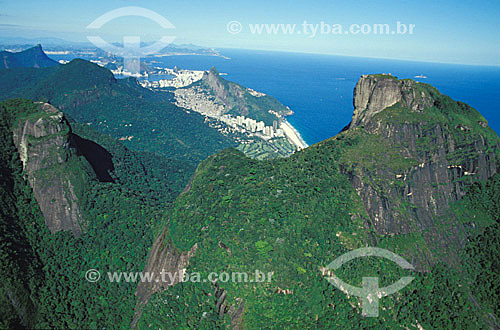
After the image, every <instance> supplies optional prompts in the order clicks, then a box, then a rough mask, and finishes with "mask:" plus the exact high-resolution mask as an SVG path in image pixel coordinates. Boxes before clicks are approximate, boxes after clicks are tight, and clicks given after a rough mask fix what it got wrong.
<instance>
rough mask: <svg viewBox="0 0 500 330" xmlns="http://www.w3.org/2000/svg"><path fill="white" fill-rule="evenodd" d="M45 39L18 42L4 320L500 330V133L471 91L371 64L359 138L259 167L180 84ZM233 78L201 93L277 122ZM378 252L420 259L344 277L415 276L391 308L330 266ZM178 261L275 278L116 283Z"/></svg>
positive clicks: (368, 264) (12, 59)
mask: <svg viewBox="0 0 500 330" xmlns="http://www.w3.org/2000/svg"><path fill="white" fill-rule="evenodd" d="M36 49H38V50H36ZM36 49H35V50H36V51H33V50H29V51H26V52H22V53H9V54H4V53H2V56H3V57H2V61H3V63H4V66H3V68H4V69H2V70H0V86H1V87H0V88H1V91H2V93H1V99H2V102H1V103H0V139H1V143H0V147H1V148H2V152H1V154H0V168H1V171H0V173H1V176H0V178H1V180H0V202H1V205H2V207H1V208H0V212H1V217H0V221H1V222H0V224H1V226H0V235H1V243H0V244H1V250H0V252H1V254H0V265H1V267H0V269H1V286H0V305H1V308H0V314H1V323H0V325H1V327H2V328H13V329H22V328H44V329H45V328H47V329H48V328H71V329H98V328H99V329H103V328H107V329H130V328H134V329H181V328H182V329H190V328H193V329H215V328H232V329H262V328H271V329H297V328H315V329H344V328H348V329H366V328H372V329H449V328H457V329H496V328H499V320H498V318H499V316H500V313H499V311H500V306H499V302H500V297H499V292H500V278H499V273H498V269H500V265H499V260H500V244H499V242H500V230H499V229H500V228H499V220H500V206H499V205H500V204H499V201H500V176H499V174H498V173H497V172H498V170H499V161H500V156H499V155H500V139H499V137H498V136H497V135H496V134H495V132H494V131H493V130H492V129H491V128H490V127H489V126H488V122H487V121H486V120H485V118H484V117H483V116H481V114H479V113H478V112H477V111H476V110H475V109H473V108H471V107H470V106H468V105H467V104H464V103H462V102H456V101H454V100H452V99H451V98H450V97H448V96H446V95H443V94H441V93H440V92H439V91H438V90H437V89H435V88H434V87H432V86H430V85H427V84H424V83H419V82H415V81H413V80H409V79H404V80H399V79H397V78H396V77H394V76H391V75H385V74H374V75H364V76H362V77H361V78H360V79H359V81H358V82H357V84H356V87H355V89H354V110H353V116H352V120H351V122H350V123H346V127H345V129H343V130H342V132H340V133H339V134H337V135H336V136H334V137H332V138H330V139H327V140H325V141H322V142H320V143H317V144H315V145H313V146H310V147H308V148H305V149H303V150H293V151H295V152H293V153H292V152H290V154H288V155H286V157H276V156H282V155H281V154H279V155H274V156H273V157H265V158H266V159H264V160H258V159H255V157H254V158H251V157H248V156H247V155H245V154H244V153H242V152H241V151H239V150H237V149H235V148H237V147H238V145H239V143H241V141H243V140H245V141H249V138H248V135H244V134H242V133H235V132H230V133H227V132H226V133H225V134H224V133H223V131H221V130H220V127H219V129H218V128H217V125H222V124H221V123H218V122H216V121H215V119H213V118H212V119H210V118H209V119H207V117H204V116H203V115H202V114H200V113H198V112H196V111H190V110H189V109H186V108H183V107H182V106H181V105H179V104H178V102H176V101H175V95H174V94H175V91H174V92H172V91H156V90H152V89H145V88H143V87H141V86H140V84H138V82H137V81H136V80H135V79H133V78H130V79H123V80H116V79H115V78H114V77H113V74H112V73H111V72H110V71H108V70H107V69H105V68H102V67H99V66H97V65H95V64H92V63H89V62H87V61H84V60H73V61H71V62H70V63H68V64H64V65H60V64H56V65H43V63H42V62H41V60H40V59H41V58H43V56H42V57H40V56H39V55H40V51H41V48H40V47H37V48H36ZM42 53H43V51H42ZM30 54H31V55H30ZM220 79H222V78H221V77H220V76H218V74H216V71H215V70H211V72H207V73H206V75H205V78H204V80H202V81H201V82H198V83H197V85H195V86H188V87H187V89H196V88H204V89H205V91H206V90H207V88H212V92H214V95H216V96H217V97H219V99H220V100H221V102H222V101H224V102H226V103H227V104H229V102H231V105H230V108H231V109H232V110H231V111H240V113H242V112H244V113H245V116H248V117H251V116H252V115H255V114H257V115H258V114H260V115H262V116H266V117H267V116H268V115H269V113H268V112H262V109H263V108H262V107H259V104H261V103H258V102H254V100H253V99H252V98H250V97H248V95H247V94H245V93H246V92H245V89H244V88H243V87H241V86H239V85H231V84H228V83H225V80H220ZM225 88H227V89H225ZM214 89H215V90H214ZM183 93H188V92H183ZM234 95H240V96H244V97H243V99H244V101H245V102H247V103H245V104H242V103H239V102H242V101H241V100H242V99H240V100H238V98H237V97H233V96H234ZM248 102H250V103H248ZM259 102H262V100H261V101H259ZM266 102H268V103H266V104H267V105H266V106H269V104H275V103H274V102H275V101H274V99H271V98H269V99H268V100H267V101H266ZM276 102H277V101H276ZM275 106H276V107H277V109H278V110H280V111H283V114H284V111H285V110H286V108H284V107H283V108H281V107H279V106H278V105H276V104H275ZM252 113H253V114H252ZM271 119H272V118H271ZM269 121H270V124H271V123H272V121H271V120H269ZM238 134H239V135H238ZM124 137H125V138H124ZM261 143H264V142H261ZM368 246H374V247H380V248H384V249H388V250H390V251H393V252H394V253H397V254H399V255H401V256H402V257H404V258H405V259H406V260H408V261H409V262H410V263H411V264H412V265H414V266H415V270H404V269H401V268H399V267H398V266H397V265H396V264H394V263H393V262H391V261H388V260H385V259H382V258H375V257H369V258H362V259H359V260H357V261H356V262H354V261H352V262H348V263H345V264H344V265H343V266H342V267H341V268H340V269H337V270H335V275H336V276H338V277H339V278H341V279H343V280H344V281H346V282H348V283H350V284H351V285H354V286H361V283H362V280H363V277H367V276H378V277H380V279H379V280H380V283H379V284H380V286H381V287H382V286H387V285H389V284H392V283H394V282H395V281H397V280H398V279H400V278H401V277H402V276H405V275H409V276H413V277H414V280H413V281H412V282H411V283H410V284H409V285H408V286H407V287H406V288H404V289H403V290H401V291H400V292H398V293H396V294H394V295H391V296H388V297H385V298H383V299H380V301H379V304H380V316H379V317H377V318H372V317H364V316H363V315H362V313H361V309H362V308H361V301H360V299H359V298H358V297H354V296H348V295H346V294H344V293H343V292H341V291H340V290H338V289H336V288H335V287H334V286H332V285H331V284H329V282H328V281H327V279H326V276H327V275H331V273H332V271H331V270H329V269H327V268H325V267H326V266H327V265H328V264H329V263H330V262H331V261H333V260H334V259H335V258H337V257H338V256H340V255H342V254H344V253H346V252H348V251H351V250H354V249H356V248H360V247H368ZM89 269H96V270H99V271H100V272H101V278H100V280H99V281H97V282H91V281H88V280H86V277H85V276H86V273H87V271H88V270H89ZM162 270H163V271H166V272H170V273H175V272H180V271H184V270H185V272H186V273H191V274H194V273H198V274H199V275H200V278H202V279H206V278H208V275H209V274H210V273H212V272H217V273H223V272H226V273H229V274H231V273H235V272H239V273H242V272H246V273H248V274H249V277H250V278H252V276H253V274H254V272H255V270H259V271H260V272H262V273H265V274H271V275H272V278H271V279H270V280H266V281H260V280H252V281H250V280H249V281H244V282H237V281H234V282H233V281H220V280H219V281H203V280H201V281H179V278H174V279H172V280H168V281H159V282H156V281H143V282H140V281H124V280H122V281H120V282H117V281H111V280H110V279H109V278H108V276H107V273H108V272H115V271H116V272H120V271H124V272H143V271H144V272H150V273H155V274H159V273H160V272H161V271H162Z"/></svg>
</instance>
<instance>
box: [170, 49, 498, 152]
mask: <svg viewBox="0 0 500 330" xmlns="http://www.w3.org/2000/svg"><path fill="white" fill-rule="evenodd" d="M221 53H222V54H223V55H225V56H227V57H229V58H230V59H224V58H222V57H214V56H169V57H164V58H162V59H161V61H162V63H161V64H162V65H164V66H166V67H173V66H175V65H176V66H178V67H179V68H182V69H193V70H208V69H210V67H212V66H215V67H216V68H217V69H218V70H219V72H221V73H227V75H226V76H225V77H224V78H226V79H228V80H231V81H235V82H238V83H240V84H241V85H244V86H246V87H250V88H252V89H255V90H257V91H259V92H264V93H266V94H269V95H272V96H274V97H276V98H277V99H278V100H279V101H281V103H283V104H285V105H287V106H289V107H290V108H291V109H292V110H293V111H294V112H295V114H294V115H293V116H290V117H288V120H289V121H290V123H291V124H292V125H294V126H295V128H297V130H298V131H299V132H300V134H301V135H302V137H303V138H304V139H305V141H306V142H307V143H308V144H314V143H316V142H319V141H322V140H324V139H326V138H329V137H331V136H333V135H335V134H337V133H338V132H339V131H340V130H341V129H342V128H343V127H344V126H346V125H347V124H348V123H349V121H350V119H351V116H352V111H353V105H352V101H353V100H352V99H353V89H354V86H355V85H356V82H357V81H358V79H359V77H360V76H361V75H362V74H368V73H391V74H393V75H395V76H397V77H399V78H412V79H415V80H417V81H422V82H426V83H429V84H432V85H433V86H435V87H437V88H438V89H439V90H440V91H441V93H443V94H447V95H449V96H451V97H452V98H453V99H455V100H458V101H463V102H466V103H468V104H470V105H471V106H472V107H474V108H475V109H477V110H478V111H479V112H481V114H482V115H483V116H484V117H485V118H486V119H487V120H488V122H489V124H490V126H491V127H492V128H493V129H494V130H495V131H496V132H497V133H499V132H500V67H486V66H467V65H451V64H438V63H424V62H411V61H397V60H385V59H371V58H356V57H344V56H330V55H313V54H297V53H284V52H269V51H249V50H235V49H222V50H221ZM418 75H425V76H426V77H427V79H419V78H414V77H415V76H418Z"/></svg>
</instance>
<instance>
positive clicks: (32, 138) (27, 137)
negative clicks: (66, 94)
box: [13, 104, 82, 236]
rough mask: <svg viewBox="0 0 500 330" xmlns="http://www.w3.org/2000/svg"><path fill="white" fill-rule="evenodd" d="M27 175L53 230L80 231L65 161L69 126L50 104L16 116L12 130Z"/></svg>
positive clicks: (68, 150)
mask: <svg viewBox="0 0 500 330" xmlns="http://www.w3.org/2000/svg"><path fill="white" fill-rule="evenodd" d="M13 138H14V144H15V145H16V147H17V149H18V151H19V155H20V158H21V161H22V163H23V170H24V174H25V177H26V179H27V180H28V181H29V183H30V185H31V188H32V189H33V193H34V195H35V198H36V200H37V202H38V204H39V206H40V209H41V211H42V213H43V215H44V218H45V223H46V224H47V226H48V227H49V229H50V231H51V232H52V233H54V232H57V231H60V230H69V231H71V232H72V233H73V235H75V236H78V235H80V233H81V226H80V224H81V222H82V215H81V212H80V207H79V205H78V198H77V195H76V193H75V186H74V183H73V182H72V180H71V174H70V173H67V172H66V171H64V165H65V164H66V163H67V162H68V161H69V160H70V159H71V157H72V154H73V153H74V149H73V148H72V146H71V128H70V126H69V124H68V123H67V121H66V119H65V118H64V116H63V113H62V112H61V111H59V110H58V109H56V108H54V107H53V106H51V105H50V104H43V105H41V111H40V113H38V114H36V115H30V116H28V117H26V118H19V120H18V123H17V125H16V126H15V127H14V131H13Z"/></svg>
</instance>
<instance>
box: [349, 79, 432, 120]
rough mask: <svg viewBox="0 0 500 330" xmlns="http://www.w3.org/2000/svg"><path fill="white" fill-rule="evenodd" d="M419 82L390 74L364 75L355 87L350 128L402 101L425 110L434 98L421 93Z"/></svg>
mask: <svg viewBox="0 0 500 330" xmlns="http://www.w3.org/2000/svg"><path fill="white" fill-rule="evenodd" d="M416 85H417V82H415V81H413V80H409V79H405V80H398V79H397V78H396V77H394V76H392V75H390V74H379V75H363V76H361V78H360V79H359V81H358V83H357V84H356V87H355V88H354V112H353V116H352V121H351V124H350V126H349V127H350V128H353V127H356V126H360V125H364V124H365V123H367V122H368V121H369V120H370V119H371V118H372V117H373V116H374V115H376V114H377V113H379V112H381V111H382V110H384V109H386V108H388V107H390V106H393V105H395V104H396V103H398V102H401V104H402V105H403V106H405V107H406V108H408V109H411V110H423V109H425V108H427V107H429V106H431V105H432V103H433V100H432V98H431V97H429V95H426V94H425V93H419V91H418V89H417V88H416Z"/></svg>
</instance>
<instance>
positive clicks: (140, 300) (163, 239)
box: [132, 229, 198, 328]
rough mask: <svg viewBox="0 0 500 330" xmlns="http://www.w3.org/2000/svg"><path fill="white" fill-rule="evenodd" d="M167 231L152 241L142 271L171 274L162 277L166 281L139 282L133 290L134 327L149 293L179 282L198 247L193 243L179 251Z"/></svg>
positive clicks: (149, 295) (159, 279)
mask: <svg viewBox="0 0 500 330" xmlns="http://www.w3.org/2000/svg"><path fill="white" fill-rule="evenodd" d="M167 233H168V231H167V229H165V230H164V231H163V232H162V234H161V235H159V236H158V237H157V238H156V240H155V241H154V243H153V247H152V248H151V250H150V251H149V255H148V262H147V264H146V267H145V268H144V271H143V273H149V274H155V276H159V274H161V273H164V274H171V276H166V277H165V278H164V279H166V280H167V281H164V280H163V279H161V278H157V279H156V280H155V281H152V282H141V283H139V285H138V286H137V290H136V292H135V295H136V296H137V304H136V309H135V315H134V318H133V320H132V328H135V327H136V325H137V322H138V321H139V319H140V318H141V314H142V310H143V308H144V306H145V305H146V304H147V303H148V301H149V298H150V297H151V295H153V294H154V293H156V292H159V291H161V290H165V289H167V288H168V287H169V286H172V285H175V284H177V283H179V282H180V280H181V279H182V277H181V276H180V274H181V273H182V272H183V270H184V269H185V268H186V267H187V266H188V264H189V259H190V258H191V257H192V256H193V255H194V254H195V252H196V249H197V248H198V246H197V245H196V244H195V245H194V246H193V247H192V248H191V250H189V251H188V252H182V251H179V250H177V249H175V247H174V246H173V245H172V244H170V243H169V241H168V238H167ZM174 274H176V275H174Z"/></svg>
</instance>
